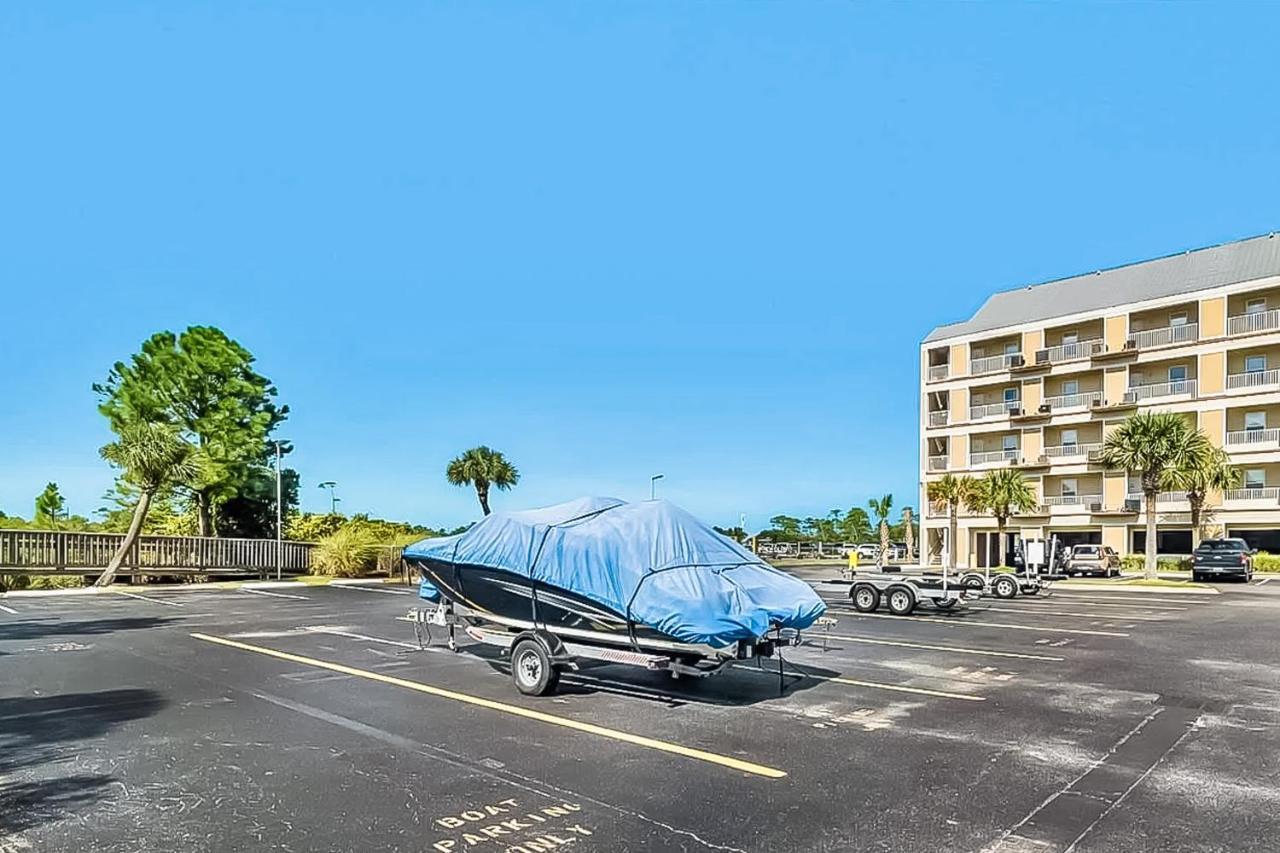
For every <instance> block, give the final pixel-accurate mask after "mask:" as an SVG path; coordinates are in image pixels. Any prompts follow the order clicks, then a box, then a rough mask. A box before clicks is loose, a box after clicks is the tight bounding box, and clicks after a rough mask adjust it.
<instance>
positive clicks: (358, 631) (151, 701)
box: [0, 581, 1280, 853]
mask: <svg viewBox="0 0 1280 853" xmlns="http://www.w3.org/2000/svg"><path fill="white" fill-rule="evenodd" d="M1220 589H1221V594H1219V595H1212V596H1208V595H1189V594H1175V593H1173V592H1165V591H1160V592H1159V593H1149V592H1139V591H1133V590H1124V589H1117V590H1115V591H1111V590H1105V591H1097V590H1065V589H1060V591H1055V593H1054V594H1053V595H1051V596H1050V597H1047V598H1037V599H1019V600H1016V601H1014V602H994V601H993V602H988V600H985V599H984V600H983V601H982V602H981V603H980V604H979V605H978V606H977V607H976V608H972V609H969V610H967V611H963V612H957V613H950V614H934V613H930V612H928V610H927V609H922V610H921V611H920V614H919V615H918V616H913V617H906V618H894V617H889V616H887V615H881V614H871V615H864V614H856V613H855V612H854V611H853V610H852V608H851V607H849V606H848V605H847V602H843V601H842V599H841V597H840V588H839V587H835V586H831V587H824V588H823V590H822V592H823V595H824V597H827V598H828V599H829V600H830V601H831V603H832V608H831V612H830V613H829V615H830V616H832V617H834V618H835V619H836V620H837V624H836V625H835V626H834V627H832V628H831V629H830V631H829V636H827V637H826V638H825V645H826V648H825V650H824V649H823V637H822V634H821V632H816V633H813V634H812V635H811V644H810V645H808V646H806V647H804V648H802V649H796V650H794V652H793V653H792V654H791V655H790V656H789V658H790V660H791V661H793V662H794V663H795V664H797V665H799V666H800V667H802V668H803V669H804V670H805V671H807V672H808V673H810V676H809V677H808V678H805V679H804V680H802V681H800V682H799V683H795V684H792V685H790V686H789V687H788V690H787V692H786V693H785V694H784V695H779V692H778V680H777V674H776V673H770V672H758V671H754V670H750V669H741V670H736V671H733V672H731V673H728V674H726V675H724V676H722V677H720V678H716V679H711V680H706V681H700V682H688V681H672V680H671V679H670V678H669V677H665V676H659V675H656V674H648V673H644V672H641V671H638V670H635V669H630V668H620V667H611V666H604V667H599V668H592V669H589V670H584V671H582V672H580V673H578V674H576V675H573V676H567V677H566V678H565V680H564V682H562V689H561V691H560V693H559V694H558V695H556V696H554V697H544V698H536V699H535V698H527V697H523V696H521V695H519V694H518V693H516V691H515V690H514V687H513V686H512V684H511V681H510V678H509V676H508V674H507V673H506V671H505V669H504V667H503V665H502V661H501V660H500V659H499V658H497V657H496V656H494V655H492V654H489V653H488V652H487V651H486V650H485V649H483V648H480V647H471V646H467V647H465V648H464V649H463V651H462V652H461V653H452V652H449V651H447V650H445V649H444V648H443V647H440V646H436V647H433V648H431V649H430V650H428V651H426V652H421V651H418V650H417V645H416V644H415V643H414V642H413V634H412V630H411V626H410V625H409V624H408V623H406V622H404V621H398V620H397V617H400V616H403V615H404V614H405V613H406V611H408V610H409V608H410V607H412V606H413V605H414V603H415V602H416V599H415V598H414V597H413V595H411V594H409V593H408V592H407V591H405V590H402V589H399V588H395V587H363V588H336V587H316V588H301V589H299V588H297V587H288V588H280V587H276V588H271V589H261V590H257V591H245V590H218V591H201V592H175V591H164V590H162V589H157V588H151V587H143V588H140V589H139V590H138V591H137V593H136V595H138V596H140V597H131V596H129V595H124V594H117V593H106V594H102V595H96V596H92V597H75V598H72V597H50V598H6V599H0V605H3V606H4V609H0V851H3V853H10V851H23V850H28V849H30V850H40V851H64V850H66V851H71V850H76V851H79V850H84V849H93V850H95V851H142V850H147V851H151V850H183V851H206V850H207V851H233V850H264V849H276V850H296V851H304V850H333V851H347V850H351V851H355V850H396V851H410V850H412V851H441V853H457V851H472V850H474V851H482V852H483V853H487V851H494V853H500V851H511V853H522V851H547V850H561V849H571V850H574V851H640V850H663V851H665V850H680V851H806V853H808V851H837V850H838V851H846V850H876V851H930V853H935V851H966V852H969V851H992V853H995V851H999V852H1000V853H1023V851H1037V853H1052V851H1078V852H1079V853H1089V852H1090V851H1149V850H1150V851H1156V850H1158V851H1184V850H1185V851H1193V850H1194V851H1227V850H1231V851H1238V850H1260V849H1271V848H1272V847H1273V846H1274V839H1275V838H1277V837H1280V760H1278V758H1277V757H1278V756H1280V631H1277V629H1276V628H1277V625H1278V624H1280V581H1277V582H1275V583H1270V584H1265V585H1253V586H1249V587H1245V586H1223V587H1220Z"/></svg>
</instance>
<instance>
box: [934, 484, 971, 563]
mask: <svg viewBox="0 0 1280 853" xmlns="http://www.w3.org/2000/svg"><path fill="white" fill-rule="evenodd" d="M973 487H974V481H973V479H972V478H971V477H957V476H956V475H955V474H943V475H942V477H941V479H938V480H934V481H932V482H930V483H929V487H928V493H929V500H931V501H933V502H935V503H941V504H946V505H947V562H948V563H950V566H949V568H952V569H954V568H955V567H956V536H958V535H959V533H958V530H957V528H958V527H959V522H958V520H957V516H958V515H959V513H960V505H961V504H966V505H967V504H968V503H969V495H970V494H971V493H972V492H973Z"/></svg>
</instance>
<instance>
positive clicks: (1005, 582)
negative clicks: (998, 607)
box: [991, 575, 1018, 598]
mask: <svg viewBox="0 0 1280 853" xmlns="http://www.w3.org/2000/svg"><path fill="white" fill-rule="evenodd" d="M991 592H992V593H993V594H994V595H995V597H996V598H1013V597H1014V596H1015V595H1017V594H1018V582H1017V581H1016V580H1014V579H1013V578H1011V577H1009V576H1008V575H1002V576H1001V577H998V578H996V579H995V580H993V581H992V582H991Z"/></svg>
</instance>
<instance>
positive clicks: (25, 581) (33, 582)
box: [0, 575, 84, 592]
mask: <svg viewBox="0 0 1280 853" xmlns="http://www.w3.org/2000/svg"><path fill="white" fill-rule="evenodd" d="M82 586H84V578H83V577H81V576H80V575H0V592H8V591H9V590H19V589H76V588H79V587H82Z"/></svg>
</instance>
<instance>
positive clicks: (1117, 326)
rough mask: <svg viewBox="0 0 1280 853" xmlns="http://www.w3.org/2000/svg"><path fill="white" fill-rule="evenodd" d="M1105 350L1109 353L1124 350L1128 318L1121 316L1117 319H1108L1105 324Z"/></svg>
mask: <svg viewBox="0 0 1280 853" xmlns="http://www.w3.org/2000/svg"><path fill="white" fill-rule="evenodd" d="M1106 329H1107V331H1106V334H1105V335H1104V337H1105V338H1106V341H1107V349H1109V350H1111V351H1113V352H1114V351H1115V350H1121V349H1124V342H1125V339H1126V338H1127V337H1129V318H1128V317H1127V316H1126V315H1124V314H1121V315H1120V316H1119V317H1108V318H1107V324H1106Z"/></svg>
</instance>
